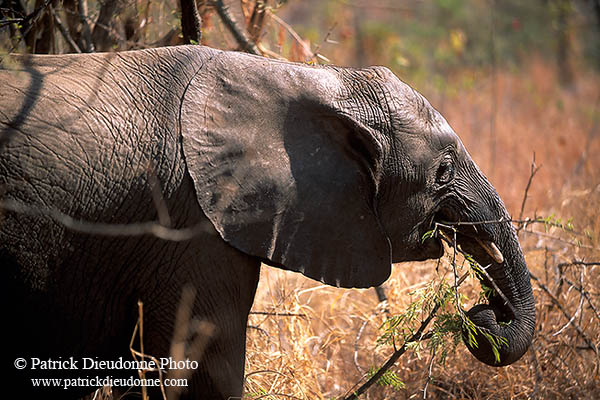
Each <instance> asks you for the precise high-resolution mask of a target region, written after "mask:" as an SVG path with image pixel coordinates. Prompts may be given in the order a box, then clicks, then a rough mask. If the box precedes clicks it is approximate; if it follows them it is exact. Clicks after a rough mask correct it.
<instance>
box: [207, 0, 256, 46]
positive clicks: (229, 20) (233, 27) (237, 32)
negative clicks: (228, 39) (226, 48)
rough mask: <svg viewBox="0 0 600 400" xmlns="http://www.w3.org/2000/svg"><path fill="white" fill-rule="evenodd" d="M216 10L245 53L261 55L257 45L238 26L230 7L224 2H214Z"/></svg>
mask: <svg viewBox="0 0 600 400" xmlns="http://www.w3.org/2000/svg"><path fill="white" fill-rule="evenodd" d="M214 4H215V8H216V10H217V13H218V14H219V17H221V20H222V21H223V23H224V24H225V26H227V28H228V29H229V31H230V32H231V34H232V35H233V37H234V38H235V40H236V41H237V42H238V44H239V45H240V47H241V48H242V50H243V51H245V52H248V53H252V54H255V55H257V56H258V55H260V51H259V50H258V47H256V43H254V42H253V41H252V40H251V39H250V38H249V37H248V35H246V33H245V32H244V31H243V30H242V29H241V28H240V27H239V26H238V23H237V21H236V20H235V18H233V15H231V13H230V12H229V7H228V6H226V5H225V3H224V2H223V0H216V1H215V2H214Z"/></svg>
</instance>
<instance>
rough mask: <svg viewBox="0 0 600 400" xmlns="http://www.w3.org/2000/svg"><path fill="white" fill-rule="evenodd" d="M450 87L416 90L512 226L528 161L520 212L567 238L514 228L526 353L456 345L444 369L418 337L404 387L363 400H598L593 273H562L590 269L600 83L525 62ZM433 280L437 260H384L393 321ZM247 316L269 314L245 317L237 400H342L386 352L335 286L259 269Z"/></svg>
mask: <svg viewBox="0 0 600 400" xmlns="http://www.w3.org/2000/svg"><path fill="white" fill-rule="evenodd" d="M449 80H450V81H451V82H453V84H452V85H451V88H450V89H447V90H445V91H444V92H442V93H440V92H439V90H436V89H435V88H433V87H428V86H427V85H424V87H420V88H419V89H420V90H421V91H422V92H423V93H425V94H426V96H427V97H429V98H430V100H431V102H432V104H433V105H434V106H435V107H437V108H438V109H440V111H442V113H443V114H444V115H445V117H446V118H447V119H448V121H449V122H450V124H451V125H452V126H453V127H454V129H455V130H456V131H457V132H458V134H459V136H461V138H462V140H463V142H464V143H465V146H466V147H467V148H468V149H469V151H470V153H471V154H472V156H473V158H474V159H475V160H476V162H477V163H478V164H479V165H480V167H481V169H482V170H483V171H484V172H485V173H486V174H487V175H488V177H489V178H490V180H491V182H492V183H493V184H494V186H495V187H496V189H497V190H498V192H499V193H500V195H501V196H502V197H503V199H504V201H505V203H506V205H507V207H508V209H509V211H510V212H511V214H512V215H513V217H518V216H519V214H520V210H521V206H522V203H523V198H524V193H525V187H526V185H527V181H528V179H529V177H530V166H531V162H532V157H533V154H534V153H535V163H536V165H537V166H538V167H540V166H541V168H540V169H539V171H538V173H537V174H536V175H535V176H534V177H533V179H532V183H531V187H530V189H529V191H528V193H527V199H526V203H525V208H524V217H534V216H542V217H549V216H551V215H555V217H553V218H552V221H554V222H557V221H558V218H560V221H562V223H564V224H566V222H567V221H568V220H570V219H572V223H573V231H566V230H565V229H560V228H557V227H550V226H546V225H544V224H532V225H529V226H527V227H525V228H524V229H521V230H520V233H519V236H520V239H521V244H522V246H523V248H524V251H525V255H526V259H527V262H528V265H529V268H530V270H531V272H532V274H533V275H534V276H535V277H536V278H537V280H533V281H532V285H533V288H534V295H535V299H536V308H537V316H538V322H537V330H536V334H535V338H534V341H533V345H532V346H531V348H530V350H529V351H528V352H527V353H526V354H525V355H524V356H523V358H522V359H521V360H520V361H518V362H517V363H515V364H513V365H511V366H508V367H504V368H493V367H488V366H486V365H484V364H482V363H480V362H478V361H476V360H475V359H474V358H473V357H472V356H471V355H470V353H469V352H468V351H467V350H466V348H465V346H464V345H462V344H459V346H458V347H457V348H456V349H455V350H454V351H453V352H451V354H449V355H448V358H447V360H446V361H445V363H444V364H442V363H440V361H439V353H438V354H436V357H435V358H432V355H431V354H430V353H429V352H428V351H427V343H426V342H423V343H421V347H422V348H421V351H418V352H417V351H410V352H408V353H406V354H405V355H404V356H403V357H401V359H400V360H399V361H398V362H397V363H396V365H395V366H394V368H393V370H394V371H395V372H396V373H397V375H398V377H399V378H400V379H401V380H402V382H403V383H404V385H405V387H404V388H402V389H397V390H394V389H392V388H390V387H383V386H374V387H372V388H371V389H370V390H369V392H368V394H367V395H366V396H365V398H369V399H387V398H400V399H402V398H411V399H412V398H424V397H426V398H464V399H497V398H498V399H512V398H540V399H548V398H550V399H551V398H576V399H579V398H586V399H592V398H600V383H599V382H600V374H599V369H600V359H599V357H598V353H597V351H598V350H597V348H598V343H599V341H598V337H600V314H599V310H600V289H598V287H597V286H596V285H597V284H598V283H599V282H600V267H599V266H594V265H581V264H579V265H571V264H569V263H572V262H573V261H584V262H598V261H600V250H599V248H600V244H599V242H598V235H600V157H599V156H598V154H599V151H600V132H599V131H600V121H599V119H600V110H599V100H600V79H599V77H598V76H597V75H594V74H593V73H586V72H584V71H581V73H580V74H579V75H578V80H577V82H576V86H575V87H574V88H570V89H562V88H560V86H559V85H558V84H557V79H556V73H555V71H554V69H553V68H552V67H551V66H549V65H548V63H547V62H544V61H542V60H537V59H533V60H532V61H531V62H530V63H529V64H528V66H527V67H526V68H524V69H522V70H520V71H514V72H506V71H498V72H497V73H495V74H494V75H492V74H490V73H489V72H488V73H482V72H480V71H467V72H461V73H460V74H457V75H456V76H453V77H450V78H449ZM494 94H495V97H493V95H494ZM494 121H495V123H494ZM492 135H493V136H492ZM492 152H494V154H492ZM560 221H558V222H560ZM588 233H589V234H591V236H592V238H590V237H588V236H589V235H588ZM459 265H460V263H459ZM463 268H464V269H463V271H462V272H464V271H465V270H466V269H467V267H463ZM444 276H445V277H450V278H451V279H452V277H451V268H450V262H449V256H446V257H445V258H444V259H443V260H442V261H441V262H440V263H437V262H424V263H405V264H398V265H396V266H395V267H394V270H393V273H392V276H391V277H390V279H389V280H388V281H387V282H386V284H385V288H386V290H387V295H388V297H389V306H388V307H389V312H390V313H391V315H396V314H399V313H402V312H403V311H404V310H406V308H407V306H408V305H409V304H410V303H411V302H413V301H415V300H416V294H415V293H414V291H415V290H417V289H420V288H423V287H425V286H426V285H427V284H428V283H429V282H431V281H432V280H438V281H439V279H441V277H444ZM479 290H480V288H479V286H478V285H477V284H474V283H473V282H470V281H469V282H467V283H466V284H465V285H463V286H461V293H463V294H465V295H467V296H468V298H469V299H471V300H470V302H471V303H472V302H474V301H475V300H476V298H477V293H478V292H479ZM466 307H467V308H468V307H469V306H468V305H467V306H466ZM253 310H254V311H261V312H267V313H266V314H265V313H259V314H252V315H251V316H250V320H249V326H248V339H247V361H246V372H247V377H246V394H245V396H246V397H247V398H267V399H290V398H298V399H330V398H343V397H344V396H345V395H346V394H348V393H351V392H352V391H353V390H356V387H357V385H359V384H361V383H363V382H364V381H365V375H366V373H367V371H369V369H370V368H372V367H379V366H381V365H382V364H383V363H384V362H385V360H386V359H387V358H388V357H389V355H390V354H391V353H392V352H393V349H392V348H390V346H377V345H376V342H377V338H378V337H379V335H381V333H382V331H381V329H379V327H380V326H381V324H382V322H383V321H384V319H385V318H386V315H387V314H386V312H385V311H384V310H383V308H382V306H381V305H378V300H377V297H376V295H375V292H374V291H373V290H372V289H371V290H347V289H336V288H333V287H329V286H324V285H321V284H319V283H317V282H315V281H312V280H309V279H307V278H304V277H303V276H301V275H299V274H296V273H291V272H285V271H280V270H276V269H274V268H270V267H263V270H262V276H261V281H260V284H259V288H258V293H257V296H256V300H255V303H254V307H253ZM269 313H270V314H269ZM423 317H425V315H424V316H423ZM589 343H591V344H593V345H594V346H595V347H596V350H595V351H594V350H592V349H591V348H590V347H589Z"/></svg>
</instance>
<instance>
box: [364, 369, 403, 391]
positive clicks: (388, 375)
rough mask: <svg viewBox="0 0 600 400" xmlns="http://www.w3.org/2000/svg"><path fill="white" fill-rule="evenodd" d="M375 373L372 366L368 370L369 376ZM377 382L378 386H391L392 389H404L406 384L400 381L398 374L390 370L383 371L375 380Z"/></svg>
mask: <svg viewBox="0 0 600 400" xmlns="http://www.w3.org/2000/svg"><path fill="white" fill-rule="evenodd" d="M376 373H377V368H375V367H372V368H371V369H370V370H369V378H371V377H372V376H373V375H375V374H376ZM377 384H378V385H380V386H387V387H391V388H392V389H395V390H400V389H404V388H405V387H406V385H404V382H402V380H400V378H399V377H398V375H396V373H394V372H392V371H385V373H384V374H383V375H382V376H381V377H380V378H379V379H378V380H377Z"/></svg>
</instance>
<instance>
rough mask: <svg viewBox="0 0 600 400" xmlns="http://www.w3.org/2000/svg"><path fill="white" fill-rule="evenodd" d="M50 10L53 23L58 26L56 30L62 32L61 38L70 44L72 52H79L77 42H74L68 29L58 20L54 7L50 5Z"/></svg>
mask: <svg viewBox="0 0 600 400" xmlns="http://www.w3.org/2000/svg"><path fill="white" fill-rule="evenodd" d="M50 12H51V13H52V17H53V18H54V23H55V24H56V26H57V27H58V30H59V31H60V33H61V34H62V36H63V38H64V39H65V42H67V43H68V44H69V46H71V49H72V50H73V51H74V52H76V53H81V50H80V49H79V46H77V43H75V40H73V38H72V37H71V34H70V33H69V30H68V29H67V27H66V26H65V25H64V24H63V22H62V21H61V20H60V18H59V17H58V14H57V13H56V11H54V7H52V6H50Z"/></svg>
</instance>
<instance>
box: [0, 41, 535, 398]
mask: <svg viewBox="0 0 600 400" xmlns="http://www.w3.org/2000/svg"><path fill="white" fill-rule="evenodd" d="M0 83H1V85H2V96H1V98H0V129H1V133H0V188H1V190H0V196H1V201H2V203H1V204H2V220H1V224H0V262H1V265H2V282H3V285H4V288H3V290H2V294H3V296H4V304H6V305H9V307H5V315H6V313H8V321H10V323H9V324H8V325H5V333H6V334H8V336H9V340H8V342H6V343H10V345H9V346H8V347H9V349H8V354H9V361H10V362H11V363H13V360H15V359H17V358H23V359H24V360H25V361H27V362H28V363H29V364H27V365H28V366H27V367H26V368H25V369H21V370H19V369H16V368H12V365H11V369H12V375H11V378H10V379H13V380H12V382H15V383H18V385H19V386H18V389H19V390H23V391H25V392H27V391H32V392H33V393H38V390H41V389H39V388H32V383H31V381H30V378H31V377H40V376H41V377H47V376H58V377H60V378H64V377H66V376H71V377H72V376H76V377H79V376H93V375H94V374H103V375H111V376H112V375H115V376H116V375H118V374H120V373H123V374H125V375H126V376H129V375H134V374H133V372H135V371H122V370H110V371H105V370H89V371H88V370H82V368H81V366H79V367H78V368H79V369H77V370H66V369H63V370H58V371H57V370H52V371H49V370H40V369H39V368H37V369H35V370H34V369H32V368H31V363H32V362H33V360H32V359H33V358H39V359H41V360H48V359H51V360H63V361H66V360H69V361H71V357H73V359H74V360H75V361H77V360H81V359H83V358H85V357H87V358H93V359H97V360H107V361H112V360H118V359H119V357H123V358H126V359H131V355H130V353H129V342H130V339H131V335H132V330H133V326H134V324H135V322H136V320H137V316H138V315H137V310H138V308H137V306H136V304H137V301H138V300H142V301H143V304H144V346H145V352H146V353H147V354H150V355H153V356H155V357H167V356H168V354H169V346H170V340H171V335H172V331H173V324H174V322H173V321H174V315H175V314H176V308H177V304H178V301H179V297H180V292H181V289H182V287H184V286H185V285H187V284H191V285H193V286H194V287H196V288H198V290H199V292H198V296H197V298H196V300H195V302H194V304H193V313H194V315H196V316H197V318H199V319H202V320H204V321H208V322H210V323H211V324H213V326H214V328H215V334H214V335H213V336H212V337H211V339H210V342H209V345H208V347H207V348H206V351H205V352H204V354H203V356H202V358H201V360H200V363H199V366H198V368H197V369H195V370H194V373H193V377H192V379H191V381H190V383H189V388H188V389H189V390H188V392H187V396H189V397H191V398H225V399H226V398H230V397H233V398H239V396H241V395H242V387H243V377H244V352H245V329H246V323H247V317H248V313H249V310H250V308H251V306H252V302H253V298H254V294H255V290H256V286H257V282H258V278H259V270H260V265H261V262H262V263H265V264H267V265H270V266H274V267H279V268H284V269H287V270H291V271H297V272H301V273H302V274H304V275H306V276H308V277H310V278H313V279H316V280H320V281H322V282H325V283H327V284H330V285H336V286H339V287H345V288H352V287H356V288H365V287H371V286H375V285H379V284H381V283H382V282H384V281H385V280H386V279H387V278H388V276H389V275H390V271H391V265H392V263H398V262H403V261H419V260H425V259H432V258H439V257H440V256H441V255H442V253H443V246H442V243H441V241H440V239H439V238H437V237H431V238H429V239H427V240H422V238H423V236H424V234H425V233H426V232H428V231H429V230H431V227H432V224H433V223H434V222H438V221H449V222H456V221H462V222H470V221H498V220H504V221H508V220H509V219H510V218H509V216H508V213H507V211H506V208H505V206H504V204H503V202H502V201H501V199H500V197H499V196H498V194H497V192H496V190H495V189H494V187H493V186H492V185H491V184H490V183H489V182H488V180H487V179H486V178H485V177H484V175H483V173H482V172H481V171H480V170H479V168H478V167H477V165H476V164H475V163H474V162H473V160H472V159H471V157H470V155H469V154H468V153H467V151H466V150H465V148H464V146H463V144H462V143H461V141H460V139H459V138H458V137H457V135H456V134H455V133H454V131H453V130H452V128H450V126H449V125H448V123H447V122H446V121H445V120H444V118H443V117H442V116H441V115H440V114H439V113H438V112H437V111H436V110H435V109H434V108H433V107H432V106H431V105H430V104H429V103H428V102H427V100H426V99H424V98H423V97H422V96H421V95H420V94H419V93H417V92H416V91H415V90H413V89H412V88H411V87H409V86H408V85H406V84H405V83H403V82H402V81H400V80H399V79H398V78H397V77H396V76H395V75H394V74H393V73H392V72H391V71H390V70H388V69H386V68H383V67H373V68H366V69H352V68H340V67H334V66H326V67H323V66H311V65H304V64H294V63H288V62H281V61H274V60H270V59H265V58H261V57H256V56H251V55H247V54H241V53H237V52H226V51H218V50H214V49H210V48H205V47H201V46H182V47H171V48H159V49H152V50H142V51H132V52H124V53H112V54H108V53H107V54H87V55H61V56H31V57H5V59H4V60H3V62H2V69H1V70H0ZM155 221H160V224H158V223H156V222H155ZM136 224H137V225H136ZM148 224H150V225H151V226H153V227H156V226H159V227H163V228H165V229H166V228H170V229H171V230H170V231H168V232H171V233H176V232H182V231H183V232H189V231H192V232H193V233H194V234H193V235H189V236H185V235H184V236H183V237H177V235H175V236H173V237H170V236H169V235H168V234H160V232H162V231H160V230H147V231H143V232H142V233H143V234H134V233H131V234H129V233H128V234H125V233H123V232H129V230H127V229H126V228H127V227H129V226H138V225H141V226H147V225H148ZM115 227H116V228H119V227H122V228H123V229H124V231H123V232H121V234H119V233H118V232H117V233H115V229H116V228H115ZM117 231H118V229H117ZM457 235H458V243H459V244H460V245H461V247H462V249H464V250H465V251H467V252H469V253H470V254H471V255H473V257H474V258H475V259H476V260H477V261H478V262H479V263H480V264H481V265H483V266H488V265H489V267H487V271H488V273H489V275H490V276H491V277H492V279H493V280H494V282H495V283H496V284H497V285H498V287H499V289H500V290H501V292H502V293H503V294H504V295H505V296H506V299H507V300H508V302H509V303H510V304H507V303H506V302H505V301H504V300H502V298H501V296H500V295H499V294H498V293H495V292H494V293H492V294H490V295H489V298H488V304H484V305H478V306H476V307H474V308H473V309H472V310H470V311H469V312H468V315H469V316H470V317H471V319H472V320H473V321H474V322H475V323H476V324H477V325H478V326H480V327H481V328H482V329H487V330H488V331H489V332H491V333H494V334H496V335H499V336H501V337H503V338H505V339H506V340H507V341H508V345H506V346H503V347H502V348H501V350H500V361H499V362H498V363H497V362H496V361H495V359H494V356H493V354H492V351H491V348H490V346H489V345H486V343H487V342H486V341H485V339H481V340H479V346H478V347H474V346H471V347H472V348H470V351H471V352H472V353H473V354H474V355H475V357H477V358H478V359H479V360H481V361H483V362H484V363H487V364H490V365H507V364H510V363H513V362H515V361H516V360H518V359H519V358H520V357H521V356H522V355H523V353H524V352H525V351H526V350H527V348H528V346H529V344H530V342H531V340H532V336H533V331H534V326H535V308H534V299H533V294H532V289H531V284H530V279H529V273H528V270H527V266H526V264H525V260H524V258H523V253H522V251H521V248H520V245H519V243H518V240H517V237H516V235H515V232H514V229H513V227H512V225H511V224H510V222H504V223H490V224H480V225H461V226H460V227H459V232H458V234H457ZM482 279H484V281H485V280H486V279H487V278H482ZM483 283H487V284H488V286H490V282H488V281H486V282H483ZM38 366H39V363H38ZM52 374H55V375H52ZM86 390H87V391H89V390H90V388H89V387H80V388H79V389H78V390H75V389H71V390H64V389H57V391H56V392H50V394H49V395H53V394H54V395H56V396H60V397H61V398H64V397H65V395H66V394H69V395H71V394H72V395H73V396H79V395H81V394H82V393H84V392H85V391H86ZM24 397H27V396H24Z"/></svg>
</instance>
